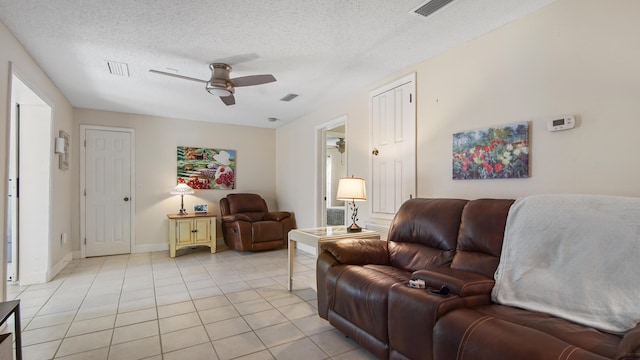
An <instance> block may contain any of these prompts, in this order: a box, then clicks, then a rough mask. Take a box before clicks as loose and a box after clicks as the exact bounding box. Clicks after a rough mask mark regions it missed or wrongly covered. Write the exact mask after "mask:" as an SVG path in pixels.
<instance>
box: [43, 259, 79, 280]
mask: <svg viewBox="0 0 640 360" xmlns="http://www.w3.org/2000/svg"><path fill="white" fill-rule="evenodd" d="M71 260H73V253H68V254H67V255H65V257H63V258H62V260H60V261H58V263H57V264H55V265H54V266H53V267H52V268H51V269H49V271H48V272H47V282H48V281H50V280H51V279H53V278H54V277H56V275H58V274H59V273H60V271H62V269H64V267H65V266H67V264H69V263H70V262H71Z"/></svg>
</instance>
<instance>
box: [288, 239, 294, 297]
mask: <svg viewBox="0 0 640 360" xmlns="http://www.w3.org/2000/svg"><path fill="white" fill-rule="evenodd" d="M295 244H296V242H295V240H293V239H291V238H289V286H288V289H289V291H291V290H293V262H294V257H295V253H296V249H295Z"/></svg>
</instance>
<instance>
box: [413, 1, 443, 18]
mask: <svg viewBox="0 0 640 360" xmlns="http://www.w3.org/2000/svg"><path fill="white" fill-rule="evenodd" d="M452 1H453V0H429V1H427V2H426V3H424V4H422V5H420V6H418V7H417V8H415V9H413V10H411V12H413V13H415V14H417V15H421V16H429V15H431V14H433V13H434V12H436V11H438V10H440V9H442V8H443V7H444V6H445V5H447V4H448V3H450V2H452Z"/></svg>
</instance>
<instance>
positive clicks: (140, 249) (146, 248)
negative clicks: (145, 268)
mask: <svg viewBox="0 0 640 360" xmlns="http://www.w3.org/2000/svg"><path fill="white" fill-rule="evenodd" d="M155 251H169V243H161V244H145V245H134V246H133V248H132V249H131V253H132V254H135V253H146V252H155Z"/></svg>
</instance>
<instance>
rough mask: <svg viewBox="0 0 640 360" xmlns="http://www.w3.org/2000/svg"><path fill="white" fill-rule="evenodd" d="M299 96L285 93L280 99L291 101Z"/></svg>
mask: <svg viewBox="0 0 640 360" xmlns="http://www.w3.org/2000/svg"><path fill="white" fill-rule="evenodd" d="M297 97H298V94H287V95H285V97H283V98H282V99H280V101H287V102H288V101H291V100H293V99H295V98H297Z"/></svg>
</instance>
